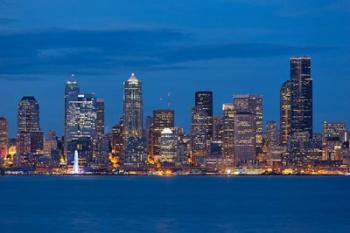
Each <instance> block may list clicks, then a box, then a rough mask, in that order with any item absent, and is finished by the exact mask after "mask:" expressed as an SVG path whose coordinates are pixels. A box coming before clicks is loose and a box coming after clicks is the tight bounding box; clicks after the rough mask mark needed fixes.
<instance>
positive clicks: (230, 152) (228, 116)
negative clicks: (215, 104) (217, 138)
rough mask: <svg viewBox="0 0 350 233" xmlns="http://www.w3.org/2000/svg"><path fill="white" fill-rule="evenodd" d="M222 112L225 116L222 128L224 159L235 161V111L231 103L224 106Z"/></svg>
mask: <svg viewBox="0 0 350 233" xmlns="http://www.w3.org/2000/svg"><path fill="white" fill-rule="evenodd" d="M222 110H223V115H224V117H223V127H222V152H223V155H224V158H226V159H231V160H233V159H234V121H235V110H234V107H233V104H231V103H226V104H223V106H222Z"/></svg>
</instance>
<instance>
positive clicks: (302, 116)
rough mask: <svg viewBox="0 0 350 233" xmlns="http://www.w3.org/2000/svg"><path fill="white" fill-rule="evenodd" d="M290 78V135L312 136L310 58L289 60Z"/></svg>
mask: <svg viewBox="0 0 350 233" xmlns="http://www.w3.org/2000/svg"><path fill="white" fill-rule="evenodd" d="M290 76H291V79H290V80H291V82H292V84H291V88H292V93H291V94H292V95H291V96H292V103H291V111H292V114H291V115H292V121H291V133H292V134H294V133H296V132H305V131H307V132H309V136H310V137H312V135H313V128H312V126H313V114H312V113H313V109H312V108H313V100H312V78H311V58H310V57H292V58H290Z"/></svg>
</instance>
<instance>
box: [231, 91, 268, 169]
mask: <svg viewBox="0 0 350 233" xmlns="http://www.w3.org/2000/svg"><path fill="white" fill-rule="evenodd" d="M262 102H263V100H262V97H260V96H256V95H238V96H235V97H234V99H233V107H234V154H235V162H236V163H238V164H239V163H249V162H251V161H253V160H255V158H256V155H257V152H258V151H259V150H261V148H262V143H263V138H262V137H263V136H262V124H263V123H262V119H263V115H262V114H263V104H262Z"/></svg>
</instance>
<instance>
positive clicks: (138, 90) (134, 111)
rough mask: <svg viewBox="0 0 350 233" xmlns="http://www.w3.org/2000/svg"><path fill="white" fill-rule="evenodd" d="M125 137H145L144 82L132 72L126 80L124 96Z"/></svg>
mask: <svg viewBox="0 0 350 233" xmlns="http://www.w3.org/2000/svg"><path fill="white" fill-rule="evenodd" d="M123 113H124V114H123V118H124V119H123V122H124V139H125V141H127V139H128V138H129V137H143V100H142V82H141V81H139V80H138V79H137V78H136V76H135V74H134V73H132V74H131V76H130V78H129V79H128V80H127V81H125V82H124V98H123Z"/></svg>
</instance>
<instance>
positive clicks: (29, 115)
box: [17, 96, 40, 132]
mask: <svg viewBox="0 0 350 233" xmlns="http://www.w3.org/2000/svg"><path fill="white" fill-rule="evenodd" d="M17 111H18V112H17V113H18V115H17V131H18V132H38V131H40V126H39V125H40V124H39V121H40V118H39V104H38V102H37V101H36V99H35V98H34V97H33V96H24V97H23V98H22V99H21V101H20V102H19V103H18V108H17Z"/></svg>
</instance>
